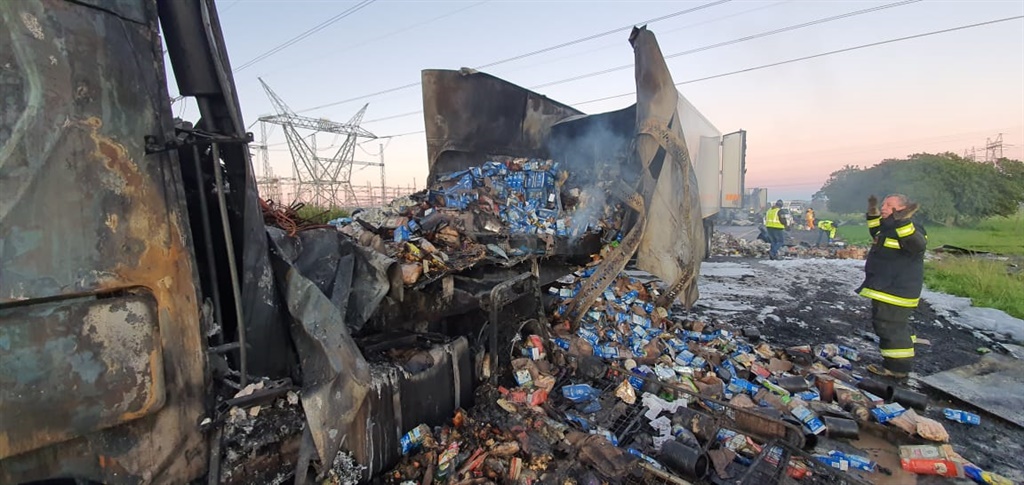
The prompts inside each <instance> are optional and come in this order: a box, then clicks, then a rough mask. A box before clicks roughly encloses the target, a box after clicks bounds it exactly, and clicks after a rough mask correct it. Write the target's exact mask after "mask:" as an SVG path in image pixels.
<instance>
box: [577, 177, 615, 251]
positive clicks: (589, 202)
mask: <svg viewBox="0 0 1024 485" xmlns="http://www.w3.org/2000/svg"><path fill="white" fill-rule="evenodd" d="M607 202H608V197H607V195H606V194H605V191H604V189H603V188H601V187H599V186H598V185H597V184H594V185H590V186H587V187H586V188H584V189H583V190H581V191H580V195H579V204H577V205H576V210H575V211H574V212H573V213H572V217H571V219H570V221H571V225H572V232H571V237H570V238H569V242H570V243H571V244H576V243H578V242H579V240H580V238H581V237H583V234H584V233H585V231H586V230H587V229H588V228H593V227H596V226H597V224H598V222H599V221H600V220H601V217H602V216H603V215H604V213H605V207H606V206H607Z"/></svg>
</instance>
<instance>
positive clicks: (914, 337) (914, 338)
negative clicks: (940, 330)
mask: <svg viewBox="0 0 1024 485" xmlns="http://www.w3.org/2000/svg"><path fill="white" fill-rule="evenodd" d="M910 343H914V344H916V343H917V335H911V336H910Z"/></svg>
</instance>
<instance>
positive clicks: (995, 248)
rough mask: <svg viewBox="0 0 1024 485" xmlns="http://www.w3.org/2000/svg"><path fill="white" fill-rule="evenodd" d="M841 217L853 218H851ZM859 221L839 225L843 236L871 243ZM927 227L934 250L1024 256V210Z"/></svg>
mask: <svg viewBox="0 0 1024 485" xmlns="http://www.w3.org/2000/svg"><path fill="white" fill-rule="evenodd" d="M861 217H863V216H861ZM839 219H840V220H849V218H847V217H840V218H839ZM858 224H859V225H847V226H839V230H838V234H839V237H840V238H842V239H843V240H844V241H846V242H848V243H850V244H861V245H866V244H870V243H871V239H870V238H869V236H868V229H867V225H865V224H864V223H863V222H859V223H858ZM925 229H926V230H927V231H928V247H929V248H931V249H934V248H938V247H940V246H944V245H947V244H948V245H951V246H958V247H962V248H968V249H973V250H976V251H988V252H992V253H998V254H1007V255H1024V212H1018V213H1017V214H1015V215H1013V216H1010V217H992V218H989V219H986V220H984V221H981V222H979V223H977V224H975V225H973V226H966V227H945V226H940V225H932V224H925Z"/></svg>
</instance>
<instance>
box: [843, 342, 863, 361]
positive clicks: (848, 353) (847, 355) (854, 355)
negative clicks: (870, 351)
mask: <svg viewBox="0 0 1024 485" xmlns="http://www.w3.org/2000/svg"><path fill="white" fill-rule="evenodd" d="M839 355H840V356H841V357H843V358H844V359H847V360H850V361H853V362H857V361H858V360H860V352H857V349H855V348H853V347H847V346H845V345H840V346H839Z"/></svg>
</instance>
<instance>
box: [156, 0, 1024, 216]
mask: <svg viewBox="0 0 1024 485" xmlns="http://www.w3.org/2000/svg"><path fill="white" fill-rule="evenodd" d="M361 3H362V2H336V1H302V0H289V1H277V0H222V1H219V2H218V8H219V10H220V15H221V22H222V24H223V28H224V32H225V37H226V41H227V46H228V52H229V55H230V57H231V63H232V65H233V66H234V67H235V69H236V72H235V80H236V83H237V85H238V89H239V96H240V99H241V104H242V111H243V115H244V118H245V121H246V123H247V124H249V123H252V122H253V121H255V120H256V118H258V117H259V116H262V115H266V114H272V113H273V108H272V107H271V104H270V102H269V101H268V99H267V96H266V94H265V93H264V92H263V89H262V88H261V86H260V83H259V82H258V80H257V78H258V77H262V78H263V79H264V80H265V81H266V82H267V83H268V84H269V85H270V86H271V87H272V88H273V89H274V90H275V91H276V92H277V94H278V95H280V96H281V98H283V99H284V101H285V102H287V103H288V105H289V106H291V108H292V109H294V110H296V111H301V112H302V113H301V114H306V115H309V116H316V117H325V118H330V119H332V120H337V121H345V120H348V119H349V118H350V117H351V116H352V115H353V114H354V113H355V112H356V111H357V110H358V109H359V108H361V107H362V105H363V104H364V103H369V109H368V110H367V112H366V117H365V120H366V123H365V125H364V127H365V128H367V129H368V130H370V131H372V132H373V133H375V134H376V135H378V136H382V137H384V136H393V135H402V134H406V135H404V136H397V137H393V138H387V139H383V140H380V141H367V142H366V143H364V144H363V145H362V146H361V147H360V149H359V150H357V151H356V155H357V158H359V159H362V160H368V161H376V160H377V154H378V150H379V144H380V143H384V144H385V145H386V148H385V150H384V158H385V163H386V167H387V179H388V185H401V186H405V185H411V184H412V183H413V181H414V180H415V181H416V183H417V185H418V186H419V187H421V188H422V185H423V181H424V180H425V178H426V172H427V162H426V148H425V145H426V143H425V140H424V135H423V134H422V133H414V132H419V131H421V130H422V129H423V115H422V113H416V112H417V111H419V110H421V109H422V100H421V91H420V88H419V86H415V87H412V88H407V89H403V90H398V91H395V92H391V93H387V94H382V95H378V96H373V97H368V98H366V99H361V100H358V101H352V102H347V103H343V104H338V105H335V106H330V107H327V108H322V109H316V110H310V111H303V110H306V109H308V108H312V107H316V106H321V105H324V104H329V103H333V102H337V101H341V100H346V99H349V98H355V97H359V96H363V95H367V94H371V93H375V92H378V91H383V90H387V89H389V88H395V87H400V86H403V85H407V84H412V83H418V82H419V80H420V71H421V70H422V69H458V68H460V67H478V66H483V65H486V64H490V63H492V62H495V61H501V60H503V59H508V58H510V57H515V56H518V55H521V54H527V53H531V52H533V51H537V50H540V49H545V48H548V47H552V46H556V45H559V44H562V43H566V42H570V41H573V40H576V39H580V38H584V37H588V36H592V35H595V34H600V33H602V32H607V31H609V30H614V29H619V28H623V29H625V28H626V27H628V26H631V25H633V24H639V23H642V22H644V21H646V20H649V19H655V18H658V17H662V16H665V15H669V14H672V13H675V12H680V11H683V10H687V9H692V8H694V7H699V6H702V5H706V7H705V8H702V9H699V10H697V11H694V12H690V13H686V14H681V15H677V16H673V17H671V18H668V19H664V20H659V21H656V22H651V23H649V24H648V27H649V29H650V30H651V31H653V32H654V34H655V35H656V36H657V38H658V41H659V43H660V45H661V49H662V52H663V53H664V54H665V55H666V56H669V55H671V54H674V53H679V52H685V51H689V50H693V49H698V48H701V47H705V46H712V45H715V44H718V43H722V42H728V41H733V40H736V39H741V38H743V37H746V36H752V35H757V34H762V33H765V32H770V31H773V30H776V29H782V28H786V27H790V26H795V25H799V24H803V23H806V22H811V21H816V20H819V19H826V18H828V17H834V16H838V15H842V14H847V13H850V12H856V11H860V10H865V9H869V8H872V7H879V6H886V5H895V6H892V7H890V8H882V9H879V10H877V11H874V12H870V13H864V14H859V15H853V16H848V17H846V18H841V19H837V20H832V21H824V22H822V23H819V24H817V25H811V26H807V27H803V28H797V29H795V30H791V31H786V32H782V33H777V34H774V35H768V36H764V37H759V38H755V39H751V40H747V41H743V42H738V43H734V44H731V45H726V46H722V47H714V48H709V49H706V50H703V51H701V52H696V53H692V54H688V55H681V56H678V57H675V58H671V59H669V60H668V65H669V69H670V70H671V71H672V76H673V79H674V80H675V82H677V83H681V82H685V81H689V80H694V79H700V78H704V77H708V76H714V75H718V74H724V73H730V72H733V71H740V70H744V69H747V68H753V67H758V66H762V65H766V64H771V63H775V62H779V61H786V60H789V59H796V58H800V57H805V56H811V55H815V54H819V53H825V52H829V51H834V50H839V49H844V48H849V47H856V46H860V45H864V44H870V43H875V42H880V41H886V40H890V39H896V38H901V37H907V36H912V35H916V34H924V33H928V32H933V31H938V30H944V29H950V28H955V27H961V26H966V25H970V24H977V23H982V22H987V21H993V20H1000V19H1006V18H1010V17H1017V16H1021V15H1024V2H1022V1H988V2H985V1H919V2H903V1H900V2H895V1H890V2H840V1H834V2H833V1H828V2H826V1H813V2H812V1H764V2H761V1H741V0H733V1H725V2H718V1H715V0H704V1H701V2H528V1H519V2H500V1H486V2H476V1H474V2H395V1H387V0H377V1H375V2H372V3H368V4H365V5H362V6H361V7H360V8H358V9H357V10H356V11H354V12H352V13H350V14H349V15H347V16H345V17H344V18H341V19H340V20H337V21H336V22H333V23H331V24H329V25H326V26H324V27H323V28H322V29H321V30H319V31H318V32H316V33H313V34H311V35H309V36H308V37H306V38H305V39H303V40H300V41H298V42H295V43H294V44H293V45H291V46H289V47H286V48H284V49H282V50H280V51H279V52H277V53H275V54H273V55H270V56H268V57H266V58H265V59H262V60H260V61H258V62H255V63H253V64H252V65H250V66H248V67H246V68H244V69H239V67H240V66H243V65H244V64H245V63H247V62H248V61H250V60H252V59H254V58H257V57H258V56H261V55H262V54H264V53H266V52H267V51H269V50H271V49H274V48H275V47H278V46H280V45H281V44H282V43H285V42H287V41H289V40H290V39H292V38H294V37H295V36H297V35H299V34H302V33H303V32H306V31H307V30H309V29H311V28H313V27H315V26H317V25H318V24H320V23H322V22H324V21H325V20H328V19H330V18H331V17H334V16H336V15H339V14H341V13H342V12H345V11H346V10H348V9H351V8H352V7H356V6H359V4H361ZM897 4H898V5H897ZM628 35H629V31H628V30H623V31H621V32H617V33H613V34H609V35H605V36H601V37H598V38H596V39H593V40H588V41H583V42H579V43H576V44H574V45H571V46H568V47H564V48H559V49H555V50H551V51H548V52H544V53H540V54H536V55H530V56H527V57H524V58H522V59H518V60H515V61H511V62H505V63H501V64H498V65H495V66H492V67H488V68H484V69H482V70H483V71H485V72H488V73H491V74H494V75H496V76H499V77H501V78H504V79H506V80H508V81H510V82H513V83H515V84H518V85H521V86H524V87H534V86H538V85H542V84H545V83H549V82H552V81H559V80H564V79H567V78H571V77H574V76H579V75H583V74H588V73H593V72H597V71H603V70H605V69H610V68H614V67H618V66H626V65H630V66H631V64H632V62H633V52H632V49H631V48H630V45H629V43H628V39H627V38H628ZM169 70H170V69H169V68H168V71H169ZM634 83H635V82H634V79H633V71H632V67H628V68H625V69H620V70H616V71H613V72H610V73H607V74H603V75H595V76H591V77H588V78H585V79H581V80H577V81H572V82H565V83H560V84H554V85H550V86H544V87H537V88H536V89H535V90H536V91H537V92H540V93H542V94H544V95H547V96H548V97H550V98H552V99H555V100H558V101H561V102H564V103H567V104H570V105H573V106H576V107H577V108H578V109H580V110H582V111H585V112H588V113H598V112H603V111H610V110H615V109H619V108H622V107H625V106H628V105H629V104H632V103H633V102H634V101H635V98H633V97H632V96H623V97H618V98H615V99H609V100H605V101H599V102H591V103H583V102H585V101H589V100H594V99H598V98H603V97H608V96H613V95H619V94H625V93H632V92H633V90H634V88H635V84H634ZM679 89H680V91H681V92H682V93H683V95H684V96H686V97H687V98H688V99H689V100H690V101H691V102H692V103H693V104H694V105H695V106H696V107H697V109H699V110H700V111H701V112H702V113H703V114H704V116H706V117H707V118H708V119H709V120H710V121H711V122H712V123H713V124H714V125H715V126H716V127H717V128H718V129H719V130H720V131H721V132H723V133H728V132H732V131H735V130H738V129H745V130H747V132H748V135H747V136H748V142H747V143H748V151H747V168H748V171H747V184H746V185H747V187H768V189H769V196H770V197H772V198H776V197H778V198H784V199H792V198H810V195H811V194H812V193H814V192H815V191H816V190H817V189H819V188H820V187H821V185H822V183H823V182H824V181H825V179H826V178H827V177H828V174H829V173H831V172H832V171H833V170H835V169H837V168H840V167H842V166H843V165H845V164H855V165H862V166H864V165H873V164H875V163H877V162H879V161H880V160H882V159H884V158H897V157H903V156H906V155H908V154H911V153H916V152H939V151H954V152H957V153H959V154H963V153H964V150H965V149H967V150H970V148H971V147H972V146H973V147H975V148H976V150H977V156H978V157H979V158H981V157H983V156H984V155H985V150H984V145H985V142H986V138H993V139H994V138H995V137H996V135H998V134H999V133H1002V134H1003V142H1004V145H1005V146H1006V147H1005V148H1004V155H1005V156H1008V157H1011V158H1017V159H1021V158H1024V20H1022V19H1019V18H1018V19H1013V20H1009V21H1004V22H999V23H994V24H990V25H984V26H978V27H973V28H968V29H963V30H957V31H953V32H948V33H942V34H937V35H930V36H926V37H921V38H915V39H909V40H903V41H898V42H893V43H889V44H885V45H879V46H874V47H867V48H863V49H858V50H854V51H850V52H843V53H837V54H834V55H827V56H823V57H819V58H815V59H809V60H803V61H798V62H793V63H789V64H785V65H780V66H776V67H768V68H764V69H759V70H754V71H751V72H743V73H738V74H734V75H728V76H723V77H719V78H715V79H709V80H703V81H698V82H692V83H687V84H683V85H681V86H680V87H679ZM170 90H171V92H172V93H171V94H172V96H173V95H174V94H175V91H176V89H175V87H174V86H173V84H172V86H170ZM174 108H175V113H176V114H179V113H183V114H184V117H185V118H186V119H189V118H194V117H195V116H196V113H197V111H196V109H195V105H194V103H191V102H189V103H187V104H184V105H183V104H182V103H181V102H179V103H176V104H175V105H174ZM407 113H413V114H408V115H407V116H397V115H404V114H407ZM381 118H387V119H384V120H380V121H374V120H378V119H381ZM252 131H253V132H254V133H256V136H257V139H258V138H259V127H258V125H257V126H253V128H252ZM407 133H413V134H407ZM331 141H332V138H331V137H324V138H321V141H320V143H321V144H324V145H327V144H330V142H331ZM283 142H284V137H283V135H282V134H281V130H280V129H277V130H275V131H274V135H273V136H272V137H271V138H270V140H269V143H270V144H271V145H272V146H271V150H272V151H271V152H270V154H271V160H272V164H273V169H274V171H275V173H276V175H278V176H290V175H291V161H290V156H289V154H288V151H287V147H286V146H285V145H284V144H283ZM259 170H260V168H259V167H258V166H257V172H259ZM377 177H378V175H377V172H375V171H374V170H370V169H366V170H363V171H359V172H356V173H355V174H354V175H353V183H355V184H357V185H364V186H365V185H366V181H367V180H371V179H372V180H376V178H377Z"/></svg>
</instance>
